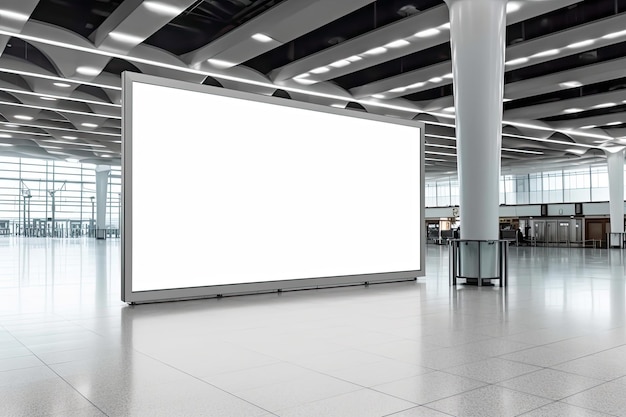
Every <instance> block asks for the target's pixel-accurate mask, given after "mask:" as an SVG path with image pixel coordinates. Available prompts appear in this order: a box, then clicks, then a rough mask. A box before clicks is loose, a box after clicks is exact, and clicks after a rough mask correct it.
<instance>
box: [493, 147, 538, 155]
mask: <svg viewBox="0 0 626 417" xmlns="http://www.w3.org/2000/svg"><path fill="white" fill-rule="evenodd" d="M502 150H503V151H507V152H516V153H526V154H530V155H543V152H540V151H527V150H525V149H511V148H502Z"/></svg>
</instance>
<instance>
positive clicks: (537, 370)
mask: <svg viewBox="0 0 626 417" xmlns="http://www.w3.org/2000/svg"><path fill="white" fill-rule="evenodd" d="M510 362H512V361H510ZM516 363H519V362H516ZM523 365H528V366H534V367H536V368H540V369H533V370H532V371H527V372H526V371H525V372H523V373H521V374H518V375H516V376H512V377H510V378H506V379H503V380H501V381H496V382H488V381H483V380H480V379H476V378H470V379H474V380H476V381H479V382H483V383H485V384H489V385H498V384H500V383H502V382H506V381H510V380H511V379H515V378H519V377H520V376H524V375H528V374H531V373H534V372H539V371H543V370H545V369H548V368H544V367H540V366H537V365H529V364H527V363H524V364H523ZM459 366H463V365H459ZM452 368H455V367H452ZM452 368H447V369H448V370H449V369H452ZM448 370H442V371H441V372H445V373H447V374H450V375H455V376H461V377H463V378H468V377H467V376H465V375H458V374H454V373H452V372H449V371H448Z"/></svg>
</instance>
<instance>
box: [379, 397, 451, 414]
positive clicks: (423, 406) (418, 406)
mask: <svg viewBox="0 0 626 417" xmlns="http://www.w3.org/2000/svg"><path fill="white" fill-rule="evenodd" d="M405 401H406V400H405ZM417 408H427V409H429V410H432V411H434V412H437V413H441V414H443V415H446V416H450V417H455V416H454V415H452V414H448V413H444V412H443V411H439V410H435V409H434V408H430V407H427V406H425V405H417V406H414V407H410V408H406V409H404V410H400V411H394V412H393V413H390V414H385V415H384V416H381V417H393V416H394V415H396V414H398V413H403V412H405V411H409V410H413V409H417Z"/></svg>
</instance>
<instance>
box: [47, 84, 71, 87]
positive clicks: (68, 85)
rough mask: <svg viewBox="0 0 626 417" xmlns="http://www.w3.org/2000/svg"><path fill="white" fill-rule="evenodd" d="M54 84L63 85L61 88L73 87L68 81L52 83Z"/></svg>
mask: <svg viewBox="0 0 626 417" xmlns="http://www.w3.org/2000/svg"><path fill="white" fill-rule="evenodd" d="M52 84H53V85H56V86H57V87H61V88H69V87H71V85H70V84H67V83H52Z"/></svg>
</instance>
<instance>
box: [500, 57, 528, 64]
mask: <svg viewBox="0 0 626 417" xmlns="http://www.w3.org/2000/svg"><path fill="white" fill-rule="evenodd" d="M527 62H528V58H526V57H522V58H516V59H512V60H510V61H507V62H505V65H519V64H525V63H527Z"/></svg>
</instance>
